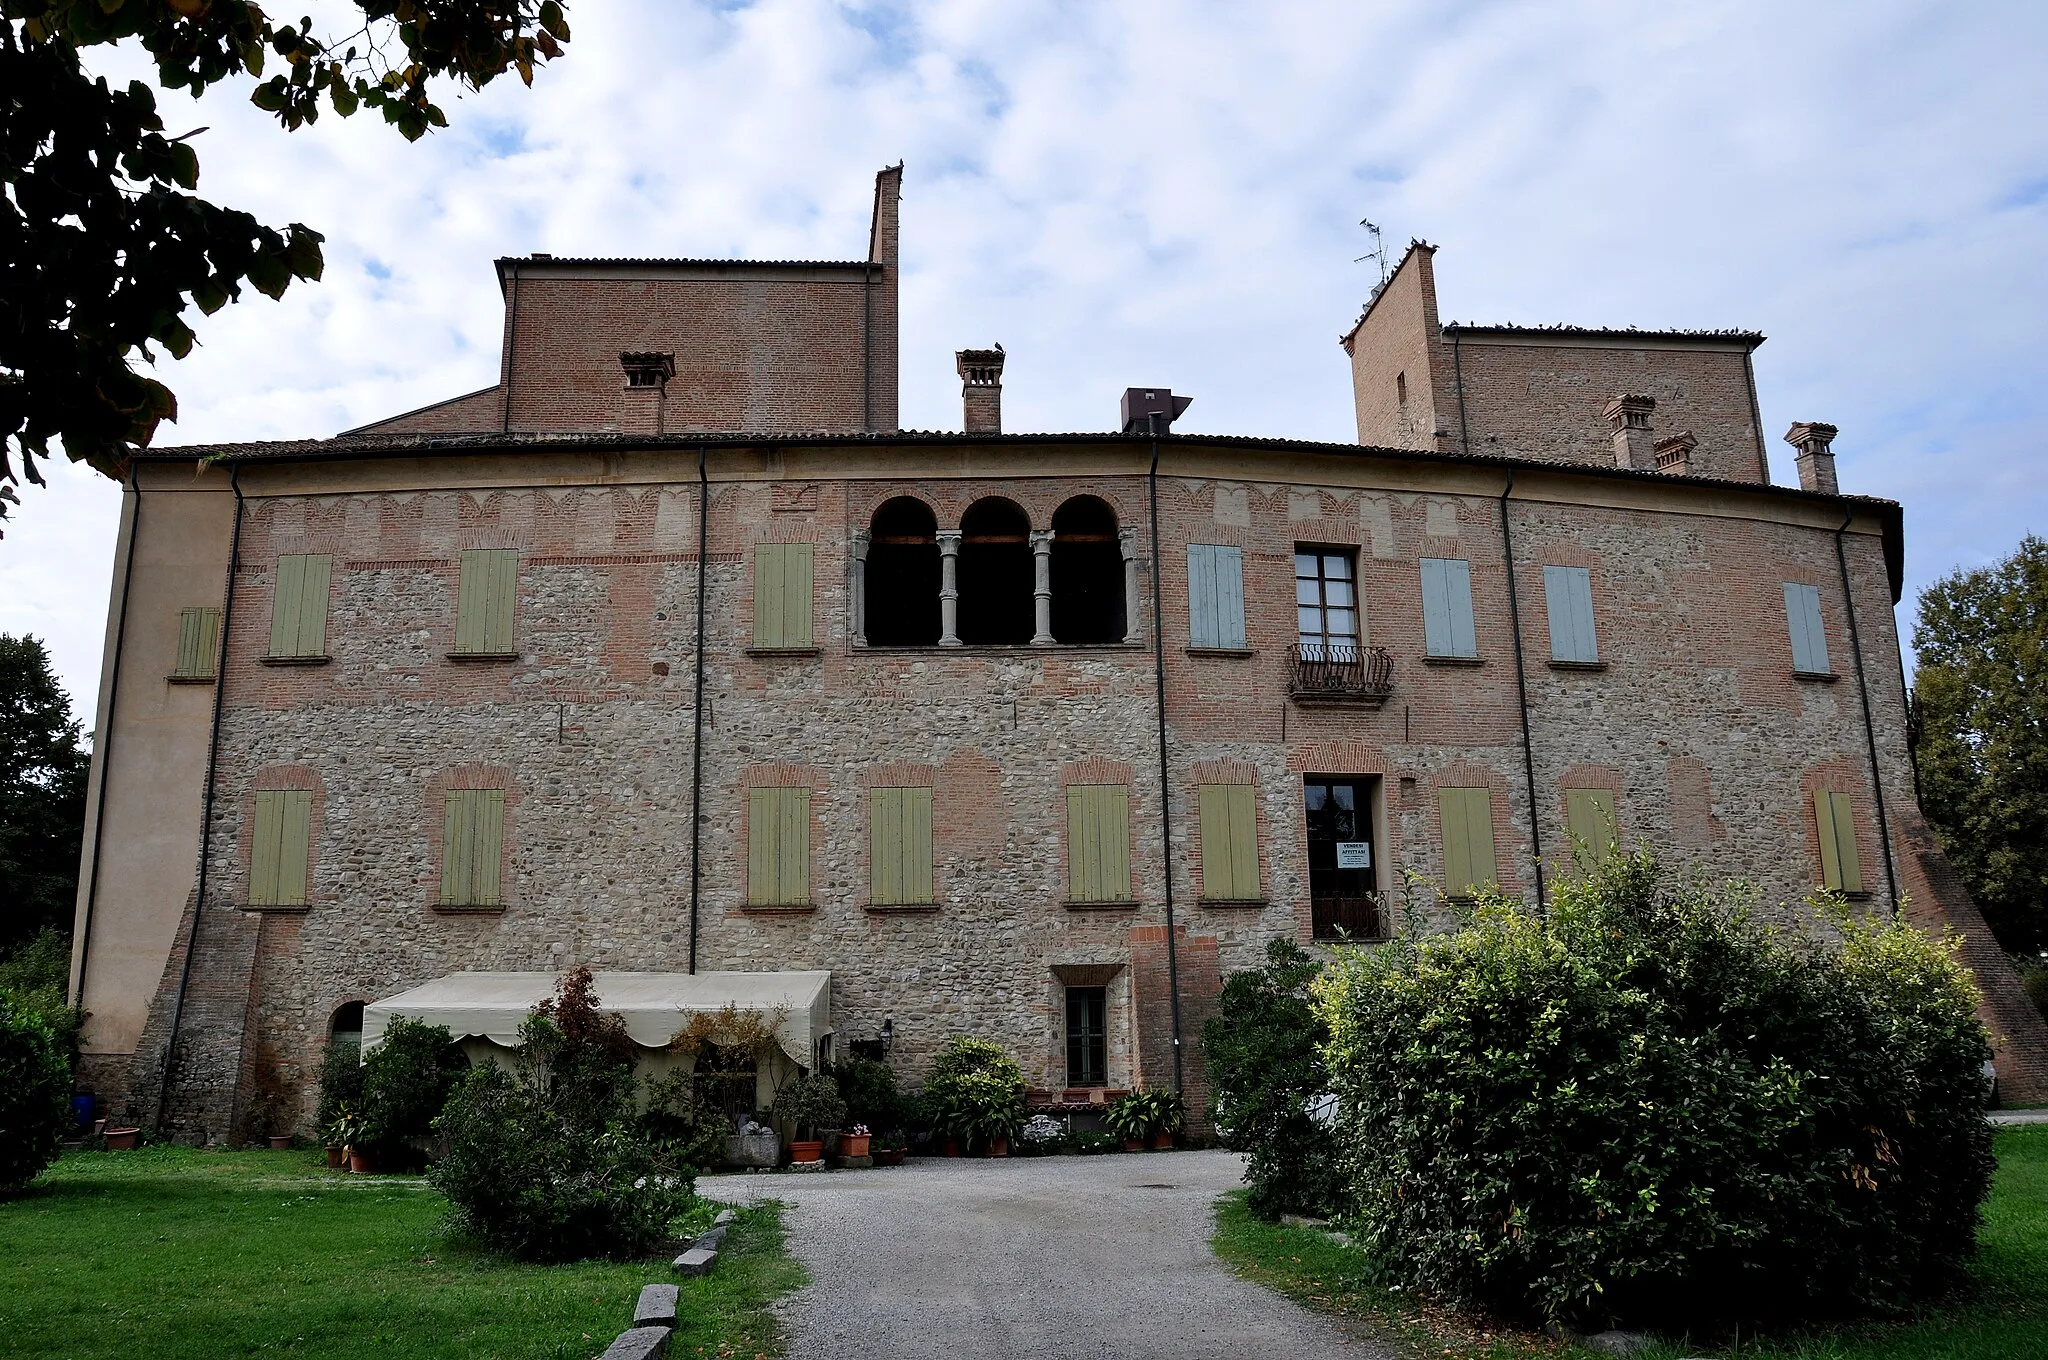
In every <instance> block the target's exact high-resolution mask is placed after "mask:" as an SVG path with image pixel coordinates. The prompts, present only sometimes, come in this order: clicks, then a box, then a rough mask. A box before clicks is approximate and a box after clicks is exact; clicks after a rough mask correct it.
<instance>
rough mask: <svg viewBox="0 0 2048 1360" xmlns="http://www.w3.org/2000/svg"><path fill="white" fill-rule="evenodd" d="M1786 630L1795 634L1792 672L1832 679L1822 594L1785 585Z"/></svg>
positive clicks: (1810, 587) (1817, 590) (1804, 587)
mask: <svg viewBox="0 0 2048 1360" xmlns="http://www.w3.org/2000/svg"><path fill="white" fill-rule="evenodd" d="M1785 627H1786V628H1787V629H1788V630H1789V631H1790V632H1791V634H1792V669H1793V670H1794V671H1795V672H1797V673H1798V674H1800V675H1832V674H1834V671H1833V670H1832V669H1830V667H1829V665H1828V633H1827V629H1826V628H1825V627H1823V626H1822V625H1821V621H1820V590H1819V588H1818V587H1816V586H1802V585H1799V584H1798V583H1796V582H1793V581H1787V582H1785Z"/></svg>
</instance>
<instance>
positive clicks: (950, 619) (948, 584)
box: [939, 529, 960, 647]
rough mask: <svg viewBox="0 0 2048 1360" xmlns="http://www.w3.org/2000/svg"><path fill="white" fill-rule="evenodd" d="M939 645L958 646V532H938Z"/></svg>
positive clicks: (953, 530)
mask: <svg viewBox="0 0 2048 1360" xmlns="http://www.w3.org/2000/svg"><path fill="white" fill-rule="evenodd" d="M939 645H940V646H941V647H958V646H959V645H960V531H959V530H958V529H941V530H939Z"/></svg>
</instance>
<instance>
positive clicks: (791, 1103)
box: [773, 1072, 846, 1138]
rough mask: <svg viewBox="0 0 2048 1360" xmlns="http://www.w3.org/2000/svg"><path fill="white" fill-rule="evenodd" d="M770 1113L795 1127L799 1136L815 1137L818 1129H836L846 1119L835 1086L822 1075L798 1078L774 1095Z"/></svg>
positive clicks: (836, 1085)
mask: <svg viewBox="0 0 2048 1360" xmlns="http://www.w3.org/2000/svg"><path fill="white" fill-rule="evenodd" d="M773 1113H774V1115H775V1117H776V1118H777V1119H786V1120H788V1121H789V1122H790V1123H792V1124H794V1125H796V1131H797V1133H798V1134H799V1135H803V1134H806V1133H807V1134H809V1135H810V1136H812V1137H813V1138H815V1137H817V1135H818V1132H819V1130H821V1129H836V1128H838V1127H839V1121H840V1120H842V1119H844V1118H846V1101H845V1100H844V1099H842V1098H841V1097H840V1094H839V1086H838V1084H837V1083H835V1082H834V1081H833V1080H832V1078H830V1077H828V1076H826V1075H825V1074H824V1073H823V1072H816V1073H813V1074H811V1075H810V1076H807V1077H798V1078H796V1079H795V1080H794V1081H791V1082H788V1083H787V1084H785V1085H784V1086H783V1088H782V1089H781V1090H780V1091H778V1092H776V1094H775V1105H774V1109H773Z"/></svg>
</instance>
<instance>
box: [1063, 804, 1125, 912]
mask: <svg viewBox="0 0 2048 1360" xmlns="http://www.w3.org/2000/svg"><path fill="white" fill-rule="evenodd" d="M1067 898H1068V900H1069V901H1073V902H1128V901H1129V900H1130V898H1131V791H1130V789H1129V788H1127V787H1126V786H1125V785H1122V784H1073V785H1070V786H1069V787H1068V788H1067Z"/></svg>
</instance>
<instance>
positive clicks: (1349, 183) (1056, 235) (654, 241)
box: [0, 0, 2048, 722]
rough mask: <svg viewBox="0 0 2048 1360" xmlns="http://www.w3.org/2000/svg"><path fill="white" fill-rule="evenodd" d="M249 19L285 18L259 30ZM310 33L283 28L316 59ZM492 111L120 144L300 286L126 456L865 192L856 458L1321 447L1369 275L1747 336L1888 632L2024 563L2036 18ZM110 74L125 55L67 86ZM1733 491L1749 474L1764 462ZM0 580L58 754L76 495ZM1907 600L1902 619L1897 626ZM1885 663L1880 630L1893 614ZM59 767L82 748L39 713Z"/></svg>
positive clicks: (578, 15)
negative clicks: (889, 344) (876, 290)
mask: <svg viewBox="0 0 2048 1360" xmlns="http://www.w3.org/2000/svg"><path fill="white" fill-rule="evenodd" d="M294 12H295V13H296V11H294ZM318 12H319V11H317V10H316V11H315V13H316V14H317V13H318ZM570 19H571V22H572V24H573V25H574V28H575V39H574V41H573V42H572V44H571V45H570V48H569V51H568V55H567V56H566V58H565V59H564V60H562V61H560V62H557V63H555V64H553V65H552V66H550V67H547V68H545V69H544V70H543V71H542V72H541V73H540V75H539V77H538V78H537V79H536V81H535V85H534V88H532V89H531V90H527V89H523V88H521V87H520V86H519V85H518V84H517V83H516V82H514V81H507V82H504V83H503V84H501V85H494V86H493V87H492V88H491V89H490V90H489V91H487V92H486V93H484V94H482V95H480V96H476V97H473V98H469V99H465V100H462V101H460V102H459V103H456V104H451V105H450V107H449V112H450V116H451V121H452V123H453V126H452V127H451V128H449V129H448V130H446V131H443V132H440V133H437V134H435V135H434V136H432V137H430V138H429V139H427V140H426V141H425V142H422V143H420V144H417V145H411V146H408V145H407V144H406V143H405V142H403V141H402V140H401V139H400V138H399V137H398V136H397V135H396V134H394V133H392V132H390V131H388V130H387V129H385V128H383V127H382V126H381V125H379V124H377V123H375V122H373V121H372V120H371V119H369V118H358V119H355V120H353V121H352V122H349V123H341V122H339V121H338V120H333V119H329V120H326V121H323V122H321V123H320V124H319V125H317V126H316V127H314V128H312V129H309V130H306V131H302V132H300V133H296V134H290V135H287V134H285V133H283V132H281V131H278V130H277V129H276V128H275V127H274V126H273V125H272V124H270V123H269V122H268V120H266V119H265V118H264V117H263V116H262V115H260V114H259V113H257V112H256V111H255V110H254V109H253V108H251V107H249V106H248V105H247V104H246V103H245V102H243V100H244V97H245V94H246V91H245V90H236V89H232V88H223V89H221V90H220V91H217V92H216V93H214V94H212V95H210V96H208V98H207V99H206V100H205V101H203V103H202V104H201V105H200V106H199V107H196V108H195V107H191V106H189V105H184V104H182V103H181V102H179V101H174V100H166V119H167V121H168V122H169V123H170V124H171V125H172V127H173V130H174V131H182V130H184V129H185V128H187V127H193V126H199V125H202V124H203V125H205V126H206V127H207V128H208V129H209V130H208V131H207V132H206V133H205V134H203V135H202V136H201V137H199V138H198V139H197V145H198V147H199V150H200V155H201V159H202V164H203V178H202V181H201V188H202V190H204V191H205V192H207V193H208V194H209V195H211V196H212V197H214V198H215V199H216V200H217V201H221V202H226V203H230V204H233V205H235V206H239V207H243V208H247V209H249V210H251V211H253V212H255V213H256V214H258V215H259V216H261V217H263V218H265V219H266V220H268V221H271V222H273V223H278V224H282V223H285V222H289V221H302V222H305V223H307V224H309V225H311V226H314V227H316V228H317V229H319V230H321V231H323V232H325V233H326V235H327V276H326V279H325V280H324V281H323V282H321V283H320V284H318V285H315V286H312V287H305V286H299V287H295V288H294V289H293V290H292V291H291V293H290V294H288V296H287V298H286V300H285V301H284V302H282V303H272V302H270V301H268V300H265V299H263V298H261V297H258V296H256V295H254V294H252V295H251V296H250V299H249V300H248V301H245V302H243V303H241V304H239V305H238V306H235V307H232V308H229V309H228V310H227V311H225V312H223V313H221V314H220V315H218V316H216V317H213V318H211V319H208V320H205V321H203V322H201V323H200V324H199V334H200V339H201V348H199V349H198V350H196V351H195V352H194V354H193V355H192V357H190V358H188V359H187V360H185V361H183V362H181V363H176V364H169V363H167V364H166V369H167V371H166V372H165V373H164V374H163V375H162V376H163V377H164V378H165V379H166V380H167V381H168V382H169V383H170V384H171V385H172V387H173V388H175V390H176V391H177V393H178V396H179V400H180V403H181V410H182V416H181V419H180V421H179V423H178V424H177V425H176V426H175V427H167V428H166V430H165V432H164V435H163V437H162V438H161V440H160V442H165V443H190V442H200V441H208V440H245V439H271V438H296V437H304V436H307V435H328V434H333V433H335V432H337V431H339V430H342V429H346V428H348V427H350V426H352V425H356V424H360V423H363V422H365V421H368V420H371V419H375V418H377V417H379V416H383V415H386V414H390V413H393V412H396V411H401V410H405V409H407V408H410V407H413V406H417V405H420V404H423V403H425V402H428V401H433V400H436V399H438V398H441V397H444V396H450V395H453V394H456V393H460V392H467V391H470V390H472V389H474V388H478V387H483V386H486V385H488V384H490V383H491V382H493V381H495V378H496V373H497V357H496V356H497V345H498V336H499V329H500V319H501V310H500V300H499V296H498V291H497V287H496V284H495V281H494V278H493V275H492V271H491V267H490V261H491V259H492V258H493V257H495V256H498V255H511V254H524V253H526V252H529V251H533V250H546V251H553V252H555V253H556V254H589V255H708V256H725V255H751V256H765V257H771V258H784V257H814V258H815V257H822V258H829V259H847V258H858V257H860V256H861V255H862V254H863V253H864V251H865V248H866V234H867V225H868V207H869V200H870V195H871V193H872V185H873V172H874V171H875V170H876V169H877V168H879V167H880V166H882V165H884V164H888V163H893V162H895V161H897V160H902V161H904V162H905V163H906V171H905V181H904V201H903V249H904V266H905V273H904V281H903V288H904V294H903V312H904V314H903V333H902V344H903V421H904V424H905V425H907V426H911V427H916V428H957V426H958V422H959V389H958V384H957V379H955V377H954V376H953V371H952V351H953V350H954V349H956V348H958V347H961V346H964V345H975V344H989V343H992V342H996V341H1000V342H1001V343H1002V344H1003V345H1004V347H1005V348H1006V349H1007V350H1008V351H1009V354H1010V361H1009V368H1008V372H1007V374H1006V376H1005V393H1004V407H1005V410H1004V416H1005V424H1006V426H1007V427H1008V428H1011V429H1014V430H1071V429H1080V430H1099V429H1106V428H1109V427H1110V426H1111V425H1113V424H1114V423H1115V416H1116V400H1117V395H1118V393H1120V392H1121V390H1122V389H1123V388H1124V387H1126V386H1129V385H1131V384H1134V383H1164V384H1170V385H1171V386H1172V387H1173V388H1174V389H1175V390H1177V391H1181V392H1187V393H1191V394H1193V396H1194V397H1195V404H1194V407H1193V409H1192V410H1191V411H1190V412H1189V414H1188V416H1187V417H1186V419H1185V421H1184V422H1183V424H1182V426H1181V428H1183V429H1187V430H1196V431H1214V432H1225V433H1235V434H1271V435H1284V436H1292V437H1300V438H1313V439H1350V438H1353V437H1354V436H1355V430H1354V428H1353V426H1352V423H1351V415H1350V399H1349V391H1348V388H1349V380H1348V373H1347V369H1346V367H1345V363H1344V358H1343V354H1342V351H1341V350H1339V349H1338V347H1337V344H1336V337H1337V336H1338V334H1339V333H1340V332H1342V331H1343V330H1344V329H1346V328H1347V327H1348V325H1349V324H1350V322H1351V321H1352V320H1353V318H1354V317H1355V316H1356V314H1357V312H1358V310H1359V306H1360V304H1361V302H1362V301H1363V299H1364V298H1365V296H1366V294H1367V292H1368V290H1369V289H1370V287H1371V285H1372V284H1373V282H1374V281H1375V280H1376V279H1377V270H1376V267H1375V266H1373V265H1371V264H1369V263H1367V264H1361V263H1357V262H1355V257H1357V256H1359V255H1361V254H1363V253H1364V252H1365V250H1366V248H1367V245H1368V242H1367V240H1366V237H1365V234H1364V232H1363V231H1362V230H1361V229H1360V228H1359V226H1358V221H1359V219H1360V218H1361V217H1370V218H1372V220H1374V221H1375V222H1378V223H1380V224H1381V225H1382V226H1383V227H1384V228H1385V232H1386V239H1387V241H1388V243H1389V246H1390V248H1392V249H1394V250H1395V251H1396V252H1397V253H1398V249H1399V247H1400V246H1401V245H1402V244H1405V242H1406V241H1407V240H1408V239H1409V238H1410V237H1423V238H1426V239H1428V240H1430V241H1432V242H1434V243H1436V244H1437V245H1438V246H1439V247H1441V253H1440V254H1439V255H1438V257H1437V273H1438V287H1439V290H1440V293H1441V297H1442V302H1443V314H1444V316H1445V318H1446V319H1447V320H1452V319H1455V320H1465V321H1476V322H1496V321H1516V322H1525V323H1548V322H1559V321H1568V322H1574V323H1579V324H1588V325H1638V326H1645V327H1662V326H1676V327H1723V326H1740V327H1753V328H1756V329H1758V330H1761V331H1763V332H1764V333H1765V334H1767V335H1768V336H1769V337H1770V340H1769V342H1768V343H1767V344H1765V345H1764V347H1763V348H1762V349H1761V350H1760V351H1758V354H1757V381H1758V386H1759V391H1760V397H1761V401H1762V406H1763V416H1764V421H1765V424H1766V426H1767V427H1768V433H1769V434H1770V435H1771V436H1772V438H1773V440H1774V441H1775V438H1776V436H1777V435H1778V434H1779V433H1781V432H1782V431H1783V430H1784V428H1785V427H1786V426H1787V425H1789V424H1790V423H1791V422H1792V421H1794V420H1826V421H1831V422H1833V423H1835V424H1837V425H1839V426H1840V427H1841V430H1842V433H1841V436H1840V438H1839V439H1838V440H1837V442H1836V450H1837V452H1838V454H1839V455H1840V473H1841V481H1842V486H1843V489H1844V490H1848V491H1855V492H1865V493H1871V494H1876V495H1882V496H1890V497H1895V498H1897V499H1899V500H1901V501H1903V502H1904V503H1905V505H1906V523H1907V544H1908V547H1907V563H1908V577H1909V579H1908V583H1907V584H1908V591H1909V592H1911V591H1914V590H1917V589H1918V588H1919V587H1920V586H1922V585H1924V584H1926V583H1927V582H1928V581H1929V580H1931V579H1933V578H1934V577H1937V576H1939V575H1941V574H1943V573H1945V572H1947V571H1949V570H1951V569H1952V568H1953V567H1955V566H1956V565H1957V564H1974V563H1979V562H1983V561H1986V560H1988V559H1990V558H1992V557H1994V556H1997V555H2000V554H2002V553H2003V552H2005V551H2008V550H2009V549H2010V547H2011V546H2012V545H2013V544H2014V543H2015V542H2016V541H2017V540H2018V538H2019V537H2020V535H2021V534H2022V533H2025V532H2028V531H2041V530H2048V516H2044V515H2043V514H2042V513H2041V512H2042V509H2043V507H2044V504H2048V501H2044V493H2043V492H2042V490H2041V489H2040V476H2041V474H2042V472H2043V471H2044V470H2048V460H2044V458H2043V451H2044V449H2048V385H2044V384H2043V382H2042V377H2043V367H2044V355H2048V272H2044V269H2043V260H2044V256H2048V250H2044V248H2048V81H2044V80H2043V79H2042V78H2041V71H2040V59H2041V57H2042V55H2043V54H2044V53H2048V6H2043V5H2040V4H2039V3H2027V2H2026V0H2015V2H2012V3H1978V4H1973V5H1942V6H1936V5H1934V4H1931V3H1930V4H1904V3H1884V2H1882V0H1857V2H1856V3H1840V4H1823V3H1797V4H1784V3H1739V2H1729V3H1720V2H1717V3H1713V4H1708V5H1692V6H1646V5H1641V4H1622V3H1603V2H1602V0H1555V2H1554V3H1547V4H1541V5H1538V4H1532V3H1530V4H1525V3H1500V4H1484V3H1455V2H1452V3H1446V0H1428V2H1426V3H1424V2H1417V3H1408V2H1407V0H1401V2H1399V3H1395V2H1393V0H1369V2H1368V3H1359V0H1348V3H1319V4H1310V3H1282V4H1271V5H1246V4H1242V3H1214V4H1205V3H1196V2H1194V0H1189V2H1187V3H1178V4H1174V3H1164V2H1163V0H1162V2H1160V3H1128V4H1125V3H1070V4H1044V3H1032V0H1000V2H999V0H930V2H929V3H922V4H909V5H890V4H860V3H845V4H834V3H827V2H826V0H760V2H759V3H753V4H746V3H738V4H734V3H723V4H721V3H683V0H645V2H644V3H626V2H625V0H582V3H578V4H575V5H573V6H572V7H571V8H570ZM97 55H98V61H97V64H96V69H99V70H102V71H105V72H107V73H109V74H113V75H117V76H122V77H125V76H126V75H127V74H128V73H129V72H130V71H132V70H135V69H136V68H135V67H134V66H133V65H132V64H129V63H132V60H133V59H132V56H131V55H128V54H118V53H105V52H102V53H99V54H97ZM1772 464H1773V467H1772V471H1773V475H1774V477H1775V478H1776V479H1777V480H1779V481H1785V482H1790V481H1792V480H1794V477H1793V472H1792V462H1791V450H1790V449H1789V447H1786V446H1782V445H1780V446H1778V447H1777V448H1775V449H1774V450H1773V455H1772ZM23 501H24V503H23V505H22V506H21V507H20V509H19V510H18V511H17V512H16V514H15V517H14V522H13V523H12V524H10V525H9V526H8V527H7V529H6V538H5V540H4V541H0V631H9V632H21V631H23V630H27V631H31V632H34V633H36V634H38V635H40V636H43V637H45V638H47V639H48V640H49V641H50V643H51V645H52V648H53V651H54V653H55V655H56V658H57V663H58V667H59V670H60V672H61V674H62V676H63V678H64V680H65V682H66V684H67V685H68V686H69V687H70V688H71V689H72V690H73V692H74V694H75V695H78V696H79V697H80V701H81V702H80V707H81V708H82V709H86V710H89V709H90V706H91V698H90V696H91V695H92V693H93V692H94V689H95V687H96V684H97V676H98V670H99V662H100V651H101V646H102V639H103V629H104V619H105V610H106V601H107V595H108V584H109V579H110V574H111V566H112V561H113V546H114V544H113V540H114V528H115V517H116V511H117V502H118V494H117V493H116V492H115V491H114V489H113V488H112V486H111V485H110V484H108V483H105V482H103V481H99V480H97V479H95V478H93V477H91V476H90V475H87V474H79V473H76V472H71V471H70V470H68V469H65V470H61V471H57V472H54V473H53V475H52V485H51V486H50V487H49V488H48V489H38V488H26V489H25V491H24V495H23ZM1910 599H1911V596H1910V594H1909V596H1908V604H1909V606H1910ZM1902 617H1903V618H1904V619H1905V621H1906V622H1907V623H1908V625H1909V624H1910V610H1908V611H1906V613H1905V614H1903V615H1902ZM83 716H85V717H86V718H87V720H88V722H89V721H90V713H89V711H88V712H86V713H84V715H83Z"/></svg>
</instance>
